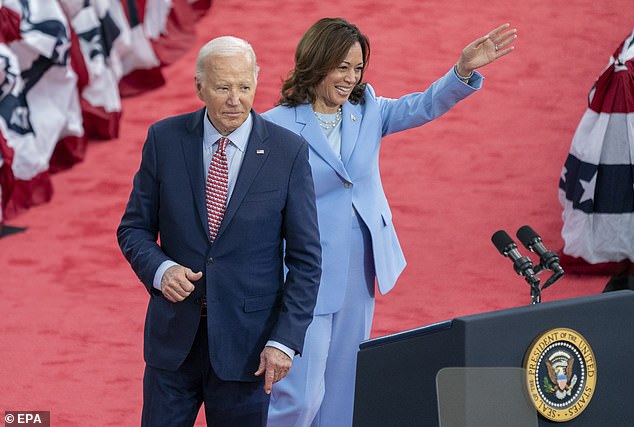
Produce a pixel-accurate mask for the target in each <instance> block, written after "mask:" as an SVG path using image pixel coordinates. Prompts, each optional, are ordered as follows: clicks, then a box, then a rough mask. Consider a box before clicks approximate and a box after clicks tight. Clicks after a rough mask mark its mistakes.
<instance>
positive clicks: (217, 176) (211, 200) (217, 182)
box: [205, 137, 230, 242]
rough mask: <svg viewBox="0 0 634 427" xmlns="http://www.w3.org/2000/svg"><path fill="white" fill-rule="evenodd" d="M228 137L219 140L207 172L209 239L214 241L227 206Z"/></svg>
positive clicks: (206, 195)
mask: <svg viewBox="0 0 634 427" xmlns="http://www.w3.org/2000/svg"><path fill="white" fill-rule="evenodd" d="M229 142H230V141H229V139H228V138H224V137H222V138H220V139H219V140H218V149H217V150H216V152H215V153H214V155H213V157H212V158H211V163H210V164H209V172H208V173H207V186H206V189H205V201H206V204H207V223H208V224H209V240H211V241H212V242H213V241H214V239H215V238H216V235H217V234H218V229H219V228H220V223H221V222H222V218H223V216H224V215H225V208H226V206H227V189H228V183H229V167H228V165H227V151H226V150H227V144H229Z"/></svg>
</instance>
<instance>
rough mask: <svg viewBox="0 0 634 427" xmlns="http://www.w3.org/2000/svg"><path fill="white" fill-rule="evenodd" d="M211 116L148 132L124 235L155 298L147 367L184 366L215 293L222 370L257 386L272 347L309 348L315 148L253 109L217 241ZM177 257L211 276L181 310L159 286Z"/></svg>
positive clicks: (213, 354) (314, 275) (316, 248)
mask: <svg viewBox="0 0 634 427" xmlns="http://www.w3.org/2000/svg"><path fill="white" fill-rule="evenodd" d="M204 112H205V109H204V108H203V109H201V110H199V111H197V112H193V113H189V114H184V115H181V116H177V117H171V118H167V119H165V120H162V121H159V122H157V123H155V124H154V125H152V126H151V127H150V129H149V131H148V135H147V139H146V141H145V145H144V147H143V154H142V160H141V165H140V167H139V170H138V172H137V173H136V175H135V177H134V184H133V189H132V192H131V194H130V199H129V201H128V204H127V207H126V210H125V213H124V215H123V218H122V220H121V224H120V225H119V228H118V230H117V237H118V240H119V245H120V247H121V250H122V252H123V254H124V255H125V257H126V259H127V260H128V261H129V262H130V265H131V266H132V269H133V270H134V271H135V273H136V274H137V276H138V277H139V279H140V280H141V281H142V282H143V284H144V285H145V286H146V288H147V289H148V291H149V293H150V300H149V305H148V310H147V315H146V321H145V334H144V339H145V341H144V356H145V361H146V363H147V364H149V365H150V366H154V367H157V368H161V369H167V370H175V369H177V368H178V367H179V366H180V365H181V363H182V362H183V361H184V359H185V357H186V356H187V354H188V352H189V350H190V348H191V345H192V343H193V340H194V336H195V334H196V330H197V328H198V324H199V321H201V308H202V306H201V301H202V300H201V298H202V296H203V295H205V294H206V296H207V303H208V310H207V311H208V317H207V326H208V336H209V354H210V359H211V365H212V366H213V368H214V371H215V372H216V374H217V375H218V376H219V377H220V378H221V379H223V380H227V381H231V380H236V381H259V380H260V378H258V377H255V376H254V375H253V373H254V372H255V371H256V370H257V367H258V364H259V355H260V352H261V351H262V350H263V349H264V346H265V343H266V341H267V340H269V339H270V340H275V341H278V342H280V343H282V344H284V345H286V346H288V347H290V348H292V349H294V350H295V351H296V352H298V353H301V351H302V347H303V343H304V336H305V332H306V329H307V327H308V325H309V323H310V322H311V320H312V313H313V308H314V305H315V301H316V298H317V290H318V286H319V278H320V275H321V267H320V263H321V247H320V243H319V231H318V227H317V213H316V207H315V193H314V188H313V181H312V177H311V171H310V165H309V163H308V147H307V144H306V142H305V141H304V140H303V139H302V138H300V137H298V136H297V135H295V134H294V133H292V132H290V131H288V130H286V129H284V128H282V127H279V126H277V125H275V124H273V123H270V122H267V121H265V120H263V119H262V118H261V117H260V116H259V115H258V114H256V113H255V112H252V113H251V114H252V116H253V129H252V131H251V135H250V137H249V141H248V143H247V147H246V151H245V153H244V158H243V162H242V166H241V168H240V172H239V174H238V177H237V181H236V184H235V188H234V191H233V194H232V196H231V199H230V200H229V203H228V205H227V210H226V212H225V216H224V218H223V221H222V224H221V226H220V229H219V231H218V235H217V237H216V239H215V241H214V242H213V244H212V243H211V242H210V241H209V234H208V227H207V212H206V208H205V171H204V167H203V159H202V151H203V150H202V141H203V119H204ZM284 249H285V251H284ZM168 259H169V260H173V261H175V262H176V263H178V264H181V265H183V266H185V267H189V268H190V269H191V270H192V271H194V272H197V271H202V272H203V277H202V279H201V280H199V281H198V282H196V283H195V287H196V289H195V290H194V292H193V293H192V294H191V295H190V296H189V297H187V298H186V299H185V300H184V301H182V302H179V303H171V302H169V301H168V300H167V299H165V298H164V297H163V296H162V294H161V293H160V292H159V291H158V290H156V289H155V288H153V287H152V282H153V279H154V274H155V272H156V270H157V268H158V267H159V265H160V264H161V263H162V262H163V261H166V260H168ZM284 260H285V263H286V266H287V268H288V272H287V273H286V275H285V274H284V268H283V265H284ZM202 319H204V318H202Z"/></svg>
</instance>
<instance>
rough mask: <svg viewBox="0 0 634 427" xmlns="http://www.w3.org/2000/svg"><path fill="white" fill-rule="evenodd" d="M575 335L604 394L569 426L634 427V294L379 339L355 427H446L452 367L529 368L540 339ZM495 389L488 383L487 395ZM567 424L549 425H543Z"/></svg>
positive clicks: (360, 384) (367, 346) (362, 354)
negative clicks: (441, 422) (445, 379)
mask: <svg viewBox="0 0 634 427" xmlns="http://www.w3.org/2000/svg"><path fill="white" fill-rule="evenodd" d="M553 328H569V329H573V330H575V331H577V332H578V333H579V334H581V335H582V336H583V337H584V338H585V339H586V340H587V341H588V343H589V344H590V346H591V347H592V350H593V351H594V356H595V359H596V378H597V382H596V389H595V392H594V395H593V397H592V400H591V401H590V403H589V404H588V405H587V407H586V409H585V410H584V411H583V412H582V413H581V414H580V415H579V416H577V417H576V418H573V419H571V420H569V421H568V422H566V423H565V424H563V425H565V426H574V427H597V426H611V427H621V426H622V427H627V426H629V427H631V426H634V399H633V398H632V396H634V364H633V363H632V360H633V359H634V292H631V291H618V292H611V293H606V294H600V295H592V296H587V297H581V298H573V299H569V300H564V301H554V302H547V303H542V304H536V305H528V306H524V307H518V308H513V309H508V310H501V311H496V312H491V313H483V314H478V315H473V316H465V317H460V318H456V319H454V320H453V321H448V322H443V323H440V324H435V325H431V326H429V327H423V328H418V329H414V330H411V331H406V332H401V333H399V334H395V335H389V336H386V337H380V338H375V339H372V340H368V341H365V342H364V343H362V344H361V346H360V350H359V353H358V356H357V380H356V392H355V407H354V422H353V425H354V426H355V427H373V426H376V427H389V426H398V427H407V426H425V427H434V426H438V408H437V403H436V382H435V381H436V374H437V373H438V371H439V370H440V369H442V368H445V367H518V368H519V367H522V366H523V359H524V355H525V354H526V352H527V350H528V349H529V347H530V346H531V343H532V342H533V340H534V339H535V338H536V337H537V336H539V335H540V334H541V333H543V332H544V331H546V330H550V329H553ZM491 386H494V385H492V384H483V387H482V390H483V393H485V392H486V389H487V387H491ZM555 424H556V425H562V424H561V423H556V422H553V421H549V420H547V419H545V418H541V417H540V420H539V425H540V427H541V426H552V425H555Z"/></svg>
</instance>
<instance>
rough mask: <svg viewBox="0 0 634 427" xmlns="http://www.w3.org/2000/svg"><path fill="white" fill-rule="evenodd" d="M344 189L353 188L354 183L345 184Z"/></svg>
mask: <svg viewBox="0 0 634 427" xmlns="http://www.w3.org/2000/svg"><path fill="white" fill-rule="evenodd" d="M343 186H344V188H352V183H351V182H347V181H346V182H344V183H343Z"/></svg>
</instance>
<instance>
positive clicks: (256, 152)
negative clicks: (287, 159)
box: [255, 150, 264, 154]
mask: <svg viewBox="0 0 634 427" xmlns="http://www.w3.org/2000/svg"><path fill="white" fill-rule="evenodd" d="M255 154H264V150H255Z"/></svg>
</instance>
